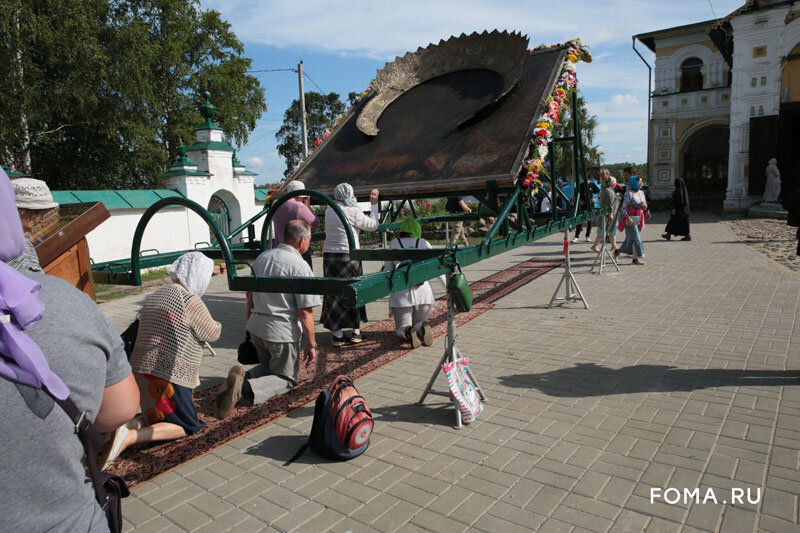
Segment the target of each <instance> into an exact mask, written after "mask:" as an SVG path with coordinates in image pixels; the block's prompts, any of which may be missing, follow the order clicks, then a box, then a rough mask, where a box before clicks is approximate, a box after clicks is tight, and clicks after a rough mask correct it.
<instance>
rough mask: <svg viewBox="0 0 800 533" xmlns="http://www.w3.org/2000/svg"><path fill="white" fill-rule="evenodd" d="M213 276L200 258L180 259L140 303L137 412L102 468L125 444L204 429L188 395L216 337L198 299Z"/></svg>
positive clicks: (217, 327) (216, 326)
mask: <svg viewBox="0 0 800 533" xmlns="http://www.w3.org/2000/svg"><path fill="white" fill-rule="evenodd" d="M213 270H214V261H212V260H211V259H209V258H208V257H206V256H205V255H203V254H202V253H200V252H189V253H187V254H184V255H182V256H180V257H179V258H178V259H177V260H176V261H175V262H174V263H172V264H171V265H170V266H169V267H168V268H167V273H168V274H169V277H170V279H171V280H172V283H169V284H167V285H164V286H163V287H161V288H159V289H158V290H156V291H155V292H154V293H152V294H151V295H150V296H148V297H147V300H145V302H144V305H143V306H142V310H141V312H140V313H139V332H138V334H137V335H136V343H135V344H134V346H133V353H131V368H132V369H133V375H134V377H135V378H136V384H137V385H138V386H139V398H140V400H139V401H140V407H141V411H142V412H141V415H140V416H138V417H136V418H134V419H133V420H131V421H129V422H128V423H127V424H124V425H122V426H120V427H119V428H118V429H117V430H116V432H115V433H114V437H113V438H112V439H111V442H110V443H109V446H108V447H107V449H106V450H105V452H104V456H103V459H104V462H103V467H104V468H105V467H107V466H108V465H110V464H111V463H112V462H113V461H114V459H116V457H117V456H118V455H119V454H120V453H122V451H123V450H124V449H125V448H127V447H128V446H130V445H131V444H139V443H143V442H153V441H161V440H174V439H179V438H181V437H185V436H187V435H192V434H193V433H195V432H197V431H199V430H201V429H203V428H204V427H205V423H204V422H203V421H201V420H200V419H199V418H198V417H197V412H196V411H195V408H194V401H193V396H192V393H193V391H194V388H195V387H197V386H198V385H200V376H199V371H200V360H201V359H202V357H203V344H204V343H206V342H213V341H215V340H217V339H218V338H219V336H220V333H221V331H222V325H221V324H220V323H219V322H216V321H215V320H214V319H213V318H211V314H210V313H209V312H208V308H206V306H205V304H204V303H203V301H202V300H201V299H200V297H201V296H202V295H203V294H204V293H205V292H206V289H207V288H208V283H209V281H210V280H211V274H212V272H213Z"/></svg>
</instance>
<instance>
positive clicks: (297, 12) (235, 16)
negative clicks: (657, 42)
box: [203, 0, 743, 60]
mask: <svg viewBox="0 0 800 533" xmlns="http://www.w3.org/2000/svg"><path fill="white" fill-rule="evenodd" d="M742 1H743V0H715V9H716V10H717V13H718V15H719V16H723V15H724V14H727V13H728V12H730V11H732V10H733V9H735V8H738V7H739V6H740V5H741V3H742ZM203 5H204V7H206V8H213V9H217V10H219V11H220V12H221V13H222V14H223V17H224V18H225V19H227V20H228V21H230V22H231V23H232V25H233V29H234V31H235V32H236V34H237V35H238V36H239V38H240V39H242V40H244V41H245V42H251V43H260V44H266V45H270V46H276V47H280V48H284V47H285V48H299V49H305V50H315V51H327V52H331V53H338V54H343V55H360V56H365V57H370V58H377V59H383V60H389V59H392V58H393V57H394V56H395V55H398V54H403V53H405V52H406V51H408V50H416V48H417V47H418V46H426V45H427V44H428V43H431V42H438V41H439V39H442V38H444V39H446V38H448V37H449V36H450V35H459V34H461V33H470V32H472V31H483V30H487V29H488V30H492V29H495V28H497V29H500V30H503V29H507V30H516V31H521V32H523V33H526V34H527V35H528V36H529V37H530V38H531V42H532V43H533V44H537V43H539V42H546V43H553V42H559V41H564V40H567V39H572V38H574V37H581V38H582V39H583V41H584V42H585V43H587V44H589V45H592V46H596V45H601V44H604V43H619V44H622V43H626V44H628V46H630V38H631V35H632V34H634V33H642V32H647V31H651V30H655V29H658V28H668V27H670V26H676V25H681V24H687V23H691V22H697V21H700V20H706V19H710V18H712V13H711V10H710V9H708V8H707V6H699V5H698V4H697V2H696V1H693V0H674V1H672V2H670V3H668V4H659V5H655V4H653V3H652V2H651V1H650V0H611V1H604V2H596V1H590V0H573V2H570V3H569V5H568V6H567V7H566V9H563V10H560V9H556V10H551V11H549V12H548V11H547V10H545V11H543V10H542V7H541V6H539V5H536V3H531V2H529V1H525V0H502V1H493V2H486V1H485V0H437V1H435V2H431V1H428V0H405V1H404V2H356V1H354V0H342V1H339V2H330V1H327V0H306V1H305V2H304V3H303V5H302V8H299V7H298V5H297V4H296V3H293V2H285V1H279V0H266V1H258V2H256V1H254V0H204V1H203Z"/></svg>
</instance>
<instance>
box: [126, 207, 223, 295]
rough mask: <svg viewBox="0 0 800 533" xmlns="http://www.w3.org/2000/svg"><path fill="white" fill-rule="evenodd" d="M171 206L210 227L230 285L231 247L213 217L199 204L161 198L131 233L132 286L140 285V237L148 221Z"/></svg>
mask: <svg viewBox="0 0 800 533" xmlns="http://www.w3.org/2000/svg"><path fill="white" fill-rule="evenodd" d="M172 205H182V206H184V207H188V208H189V209H191V210H192V211H194V212H195V213H197V214H198V215H200V218H202V219H203V221H205V223H206V224H208V225H209V227H211V231H212V232H213V233H214V238H215V239H217V243H218V244H219V247H220V250H221V251H222V257H223V259H225V266H226V269H227V274H228V283H229V284H230V282H231V281H233V277H234V276H235V273H236V270H235V268H234V260H233V253H231V247H230V245H229V244H228V240H227V239H226V238H225V234H224V233H222V230H221V229H220V227H219V225H218V224H217V222H216V220H214V217H212V216H211V213H209V212H208V211H207V210H206V209H204V208H203V207H202V206H201V205H200V204H198V203H196V202H193V201H191V200H189V199H187V198H177V197H174V198H163V199H161V200H159V201H157V202H156V203H154V204H153V205H151V206H150V207H148V208H147V209H146V210H145V212H144V213H142V218H140V219H139V224H137V225H136V231H135V232H134V233H133V243H132V244H131V276H132V277H133V284H134V285H141V284H142V273H141V267H140V265H141V257H140V255H139V254H140V252H141V248H142V237H143V236H144V230H145V228H146V227H147V224H148V223H149V222H150V219H151V218H153V215H155V214H156V213H157V212H158V211H160V210H161V209H164V208H165V207H169V206H172Z"/></svg>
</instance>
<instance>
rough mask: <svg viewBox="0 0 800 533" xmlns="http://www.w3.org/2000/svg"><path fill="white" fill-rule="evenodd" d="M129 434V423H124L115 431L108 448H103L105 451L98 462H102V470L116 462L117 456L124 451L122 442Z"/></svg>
mask: <svg viewBox="0 0 800 533" xmlns="http://www.w3.org/2000/svg"><path fill="white" fill-rule="evenodd" d="M127 435H128V425H127V424H122V425H121V426H120V427H118V428H117V429H116V430H115V431H114V436H113V437H111V440H110V441H109V442H108V444H107V445H106V446H107V448H105V449H104V450H103V453H102V454H101V455H100V457H99V461H98V462H99V463H100V470H106V469H107V468H108V467H110V466H111V465H112V464H113V463H114V461H115V460H116V458H117V457H119V454H120V452H121V451H122V443H123V442H124V441H125V437H126V436H127Z"/></svg>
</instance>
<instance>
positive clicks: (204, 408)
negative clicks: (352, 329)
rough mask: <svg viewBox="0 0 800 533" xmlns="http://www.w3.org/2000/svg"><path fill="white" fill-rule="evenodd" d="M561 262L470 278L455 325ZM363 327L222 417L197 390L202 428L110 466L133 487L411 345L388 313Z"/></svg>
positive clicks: (441, 310) (436, 318)
mask: <svg viewBox="0 0 800 533" xmlns="http://www.w3.org/2000/svg"><path fill="white" fill-rule="evenodd" d="M562 264H563V263H562V261H561V260H560V259H558V260H552V259H548V260H545V259H538V258H533V259H530V260H528V261H525V262H522V263H519V264H517V265H515V266H513V267H511V268H508V269H506V270H503V271H501V272H498V273H496V274H492V275H491V276H489V277H487V278H485V279H482V280H480V281H477V282H475V283H473V284H471V287H472V291H473V293H474V294H475V298H474V300H473V306H472V309H471V310H470V311H469V312H467V313H459V314H458V315H457V323H458V325H459V326H461V325H463V324H466V323H467V322H469V321H470V320H472V319H473V318H475V317H477V316H480V315H482V314H483V313H485V312H487V311H489V310H490V309H492V308H493V307H494V302H495V301H497V300H498V299H500V298H502V297H503V296H505V295H507V294H509V293H510V292H513V291H514V290H516V289H518V288H519V287H521V286H522V285H524V284H526V283H528V282H530V281H532V280H534V279H536V278H538V277H539V276H541V275H543V274H545V273H546V272H549V271H550V270H552V269H554V268H556V267H558V266H560V265H562ZM446 307H447V305H446V301H445V300H444V299H441V298H440V299H439V300H437V301H436V305H435V307H434V310H433V311H432V312H431V315H430V317H429V320H428V321H429V323H430V324H431V327H432V328H433V332H434V335H435V336H436V337H440V336H442V335H445V334H446V333H447V310H446ZM362 332H364V334H365V338H366V340H365V342H363V343H361V344H357V345H353V346H344V347H341V348H333V347H331V346H330V345H326V346H321V348H320V350H318V352H317V357H318V359H317V364H316V365H315V368H313V369H310V370H305V369H303V368H301V370H300V377H299V380H298V381H299V382H298V385H297V387H295V388H294V390H292V391H291V392H289V393H288V394H284V395H282V396H278V397H275V398H272V399H271V400H269V401H268V402H266V403H264V404H261V405H257V406H253V407H236V408H235V409H234V411H233V413H232V414H231V415H230V416H229V417H228V418H227V419H225V420H218V419H217V418H215V417H214V416H213V413H214V412H215V407H214V396H215V394H216V392H217V389H218V387H209V388H207V389H203V390H200V391H196V392H195V396H194V401H195V405H196V407H197V412H198V415H199V416H200V418H201V419H202V420H203V421H204V422H205V423H206V427H205V428H204V429H203V430H202V431H199V432H197V433H195V434H194V435H191V436H189V437H186V438H183V439H179V440H176V441H169V442H164V443H149V444H144V445H139V446H132V447H131V448H129V449H127V450H125V453H124V454H123V455H122V456H121V457H120V458H118V459H117V460H116V461H115V462H114V464H113V466H112V468H110V469H109V471H111V472H113V473H115V474H118V475H120V476H122V477H123V478H124V479H125V481H126V482H127V483H128V485H129V486H130V487H134V486H136V485H138V484H140V483H143V482H145V481H147V480H149V479H151V478H153V477H155V476H157V475H159V474H162V473H164V472H167V471H168V470H171V469H173V468H176V467H178V466H180V465H181V464H183V463H185V462H187V461H189V460H192V459H195V458H197V457H199V456H201V455H204V454H206V453H209V452H211V451H213V450H214V449H216V448H218V447H220V446H222V445H223V444H226V443H228V442H231V441H232V440H234V439H237V438H239V437H242V436H244V435H245V434H247V433H250V432H252V431H254V430H256V429H258V428H260V427H262V426H264V425H266V424H268V423H270V422H272V421H273V420H276V419H278V418H280V417H282V416H285V415H286V414H288V413H290V412H292V411H294V410H296V409H299V408H301V407H302V406H304V405H306V404H307V403H309V402H312V401H314V400H315V399H316V397H317V394H318V393H319V391H320V390H321V389H323V388H325V387H327V386H328V385H329V384H330V383H331V382H332V381H333V379H334V378H336V377H337V376H339V375H341V374H348V375H349V376H351V377H352V378H353V379H358V378H360V377H363V376H365V375H367V374H369V373H370V372H373V371H375V370H378V369H379V368H381V367H382V366H384V365H387V364H389V363H391V362H392V361H395V360H397V359H399V358H401V357H403V356H405V355H407V354H408V353H410V352H411V351H412V349H411V348H410V346H408V345H407V344H405V343H401V342H400V340H399V338H398V337H397V335H396V334H395V332H394V321H393V320H392V319H386V320H381V321H380V322H376V323H373V324H370V325H369V326H366V327H364V328H362Z"/></svg>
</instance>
